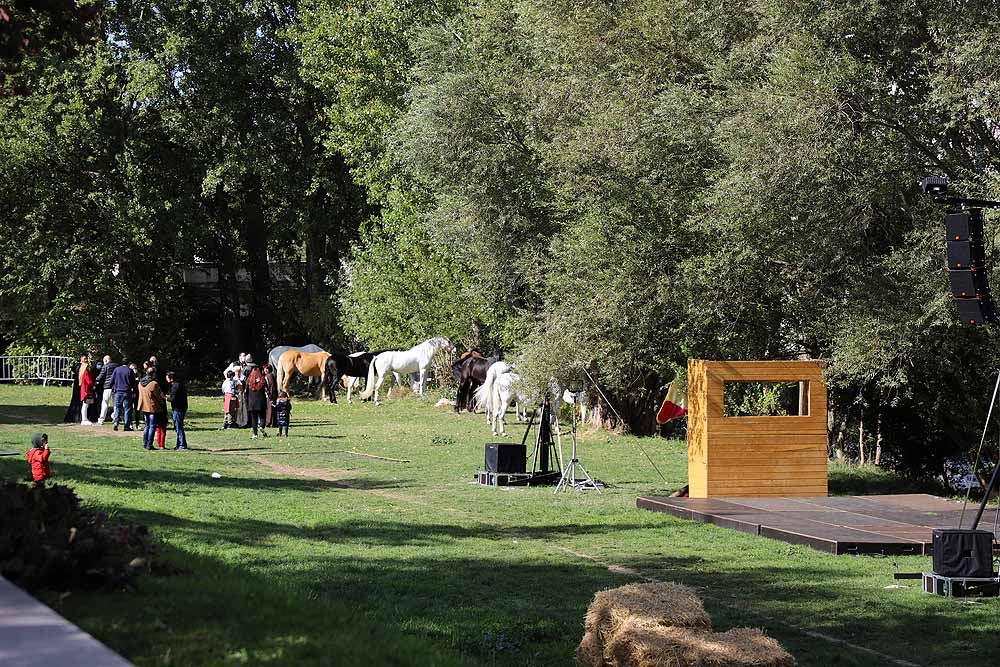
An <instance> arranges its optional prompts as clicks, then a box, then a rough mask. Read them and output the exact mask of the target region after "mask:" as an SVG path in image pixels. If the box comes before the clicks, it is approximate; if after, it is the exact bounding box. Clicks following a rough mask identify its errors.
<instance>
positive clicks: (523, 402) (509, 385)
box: [476, 361, 560, 435]
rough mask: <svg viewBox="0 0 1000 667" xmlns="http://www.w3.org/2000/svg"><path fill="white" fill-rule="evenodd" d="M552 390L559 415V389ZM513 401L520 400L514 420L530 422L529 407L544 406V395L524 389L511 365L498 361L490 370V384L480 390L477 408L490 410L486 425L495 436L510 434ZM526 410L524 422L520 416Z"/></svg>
mask: <svg viewBox="0 0 1000 667" xmlns="http://www.w3.org/2000/svg"><path fill="white" fill-rule="evenodd" d="M549 389H550V393H551V394H552V401H551V406H552V410H553V413H554V414H555V413H558V411H559V401H560V392H559V387H558V385H556V384H555V383H554V382H553V383H552V384H551V385H550V387H549ZM511 401H516V403H515V404H514V418H515V419H516V420H518V421H522V420H523V419H527V407H528V406H538V405H540V404H541V396H539V395H538V392H533V391H526V390H525V388H524V387H523V386H521V376H520V375H518V374H517V373H516V372H514V369H513V368H511V366H510V365H509V364H507V363H505V362H503V361H498V362H497V363H495V364H493V365H492V366H490V368H489V370H487V371H486V381H485V382H483V384H482V385H480V387H479V388H478V389H477V390H476V408H477V409H478V408H480V407H482V408H484V409H485V410H486V423H487V424H488V425H489V427H490V431H491V432H492V433H493V435H507V430H506V428H505V426H506V424H505V421H506V415H507V408H508V407H510V403H511ZM522 411H523V413H524V414H523V419H522V415H521V414H520V413H521V412H522Z"/></svg>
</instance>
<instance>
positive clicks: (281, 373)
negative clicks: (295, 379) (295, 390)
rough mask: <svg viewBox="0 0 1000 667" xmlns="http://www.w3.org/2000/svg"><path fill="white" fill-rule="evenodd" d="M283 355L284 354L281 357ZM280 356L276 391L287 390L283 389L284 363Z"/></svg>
mask: <svg viewBox="0 0 1000 667" xmlns="http://www.w3.org/2000/svg"><path fill="white" fill-rule="evenodd" d="M283 356H285V355H284V354H282V355H281V357H283ZM281 357H278V391H279V392H280V391H287V390H286V389H285V364H284V363H282V360H281Z"/></svg>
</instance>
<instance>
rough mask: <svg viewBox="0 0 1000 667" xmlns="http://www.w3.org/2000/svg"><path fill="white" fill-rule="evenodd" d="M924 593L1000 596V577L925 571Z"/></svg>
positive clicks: (957, 596)
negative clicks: (950, 575) (954, 574)
mask: <svg viewBox="0 0 1000 667" xmlns="http://www.w3.org/2000/svg"><path fill="white" fill-rule="evenodd" d="M923 583H924V586H923V589H924V593H933V594H934V595H940V596H942V597H948V598H970V597H982V598H995V597H1000V578H997V577H987V578H980V577H943V576H941V575H940V574H934V573H933V572H924V573H923Z"/></svg>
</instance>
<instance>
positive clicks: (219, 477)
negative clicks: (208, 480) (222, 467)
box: [212, 472, 222, 479]
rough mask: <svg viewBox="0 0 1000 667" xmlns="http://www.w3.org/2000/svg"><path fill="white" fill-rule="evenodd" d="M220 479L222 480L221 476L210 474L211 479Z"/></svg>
mask: <svg viewBox="0 0 1000 667" xmlns="http://www.w3.org/2000/svg"><path fill="white" fill-rule="evenodd" d="M221 478H222V475H220V474H219V473H217V472H213V473H212V479H221Z"/></svg>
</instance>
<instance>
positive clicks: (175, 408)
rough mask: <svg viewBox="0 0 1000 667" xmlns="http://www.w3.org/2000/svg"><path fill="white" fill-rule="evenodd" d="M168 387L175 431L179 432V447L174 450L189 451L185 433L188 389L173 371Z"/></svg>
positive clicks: (169, 376)
mask: <svg viewBox="0 0 1000 667" xmlns="http://www.w3.org/2000/svg"><path fill="white" fill-rule="evenodd" d="M167 386H169V387H170V394H169V395H168V396H167V399H168V400H169V401H170V408H171V411H172V412H173V417H174V430H175V431H177V446H175V447H174V449H187V435H186V434H185V433H184V416H185V415H186V414H187V409H188V395H187V387H185V386H184V383H183V382H181V380H180V378H178V377H177V373H175V372H173V371H170V372H169V373H167Z"/></svg>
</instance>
